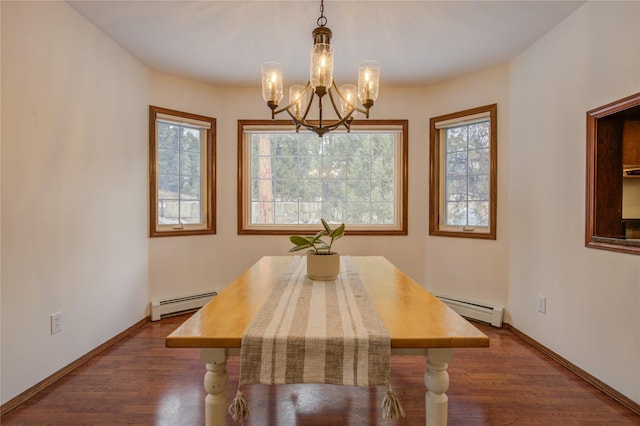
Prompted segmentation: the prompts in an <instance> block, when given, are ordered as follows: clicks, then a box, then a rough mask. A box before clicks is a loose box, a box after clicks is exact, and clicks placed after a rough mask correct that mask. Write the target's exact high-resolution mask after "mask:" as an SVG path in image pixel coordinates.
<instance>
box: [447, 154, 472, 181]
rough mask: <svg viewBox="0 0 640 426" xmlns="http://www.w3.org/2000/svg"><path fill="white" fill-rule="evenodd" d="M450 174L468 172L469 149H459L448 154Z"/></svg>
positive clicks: (464, 173)
mask: <svg viewBox="0 0 640 426" xmlns="http://www.w3.org/2000/svg"><path fill="white" fill-rule="evenodd" d="M446 173H447V175H448V176H452V175H466V174H467V151H459V152H453V153H450V154H447V169H446Z"/></svg>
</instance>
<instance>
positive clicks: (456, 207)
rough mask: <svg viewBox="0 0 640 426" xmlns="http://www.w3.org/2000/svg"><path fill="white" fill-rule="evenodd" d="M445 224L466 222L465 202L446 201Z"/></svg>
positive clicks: (462, 223) (463, 223) (464, 223)
mask: <svg viewBox="0 0 640 426" xmlns="http://www.w3.org/2000/svg"><path fill="white" fill-rule="evenodd" d="M446 214H447V225H466V224H467V203H466V202H465V201H463V202H447V204H446Z"/></svg>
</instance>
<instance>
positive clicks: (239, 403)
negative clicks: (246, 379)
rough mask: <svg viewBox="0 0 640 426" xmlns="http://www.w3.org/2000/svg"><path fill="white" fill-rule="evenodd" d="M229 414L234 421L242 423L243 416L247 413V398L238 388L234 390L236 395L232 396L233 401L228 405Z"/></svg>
mask: <svg viewBox="0 0 640 426" xmlns="http://www.w3.org/2000/svg"><path fill="white" fill-rule="evenodd" d="M229 414H231V417H232V418H233V420H234V421H235V422H236V423H237V422H241V423H243V420H244V419H245V417H247V416H248V415H249V404H248V403H247V398H246V397H245V396H244V394H243V393H242V391H241V390H240V389H238V392H236V397H235V398H233V402H232V403H231V405H230V406H229Z"/></svg>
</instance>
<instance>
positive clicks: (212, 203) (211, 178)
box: [149, 105, 216, 238]
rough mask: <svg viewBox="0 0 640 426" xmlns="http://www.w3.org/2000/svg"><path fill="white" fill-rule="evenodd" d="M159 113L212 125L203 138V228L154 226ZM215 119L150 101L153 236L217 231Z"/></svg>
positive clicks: (199, 233)
mask: <svg viewBox="0 0 640 426" xmlns="http://www.w3.org/2000/svg"><path fill="white" fill-rule="evenodd" d="M158 114H166V115H172V116H175V117H182V118H187V119H192V120H197V121H203V122H207V123H209V124H210V125H211V129H209V131H208V132H207V138H206V141H205V143H206V151H207V155H206V159H205V164H206V167H207V170H206V176H204V178H205V179H206V194H203V196H202V202H203V203H206V204H205V205H206V213H205V217H206V223H205V225H204V227H203V228H198V229H188V228H185V229H172V230H168V231H159V230H158V229H157V221H158V204H157V199H158V187H157V173H158V158H157V140H156V137H157V132H156V120H157V117H158ZM215 166H216V119H215V118H212V117H207V116H204V115H197V114H192V113H188V112H183V111H176V110H172V109H168V108H161V107H157V106H153V105H149V236H150V237H151V238H154V237H171V236H187V235H206V234H215V233H216V170H215Z"/></svg>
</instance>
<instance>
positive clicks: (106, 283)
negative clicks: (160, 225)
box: [0, 2, 148, 403]
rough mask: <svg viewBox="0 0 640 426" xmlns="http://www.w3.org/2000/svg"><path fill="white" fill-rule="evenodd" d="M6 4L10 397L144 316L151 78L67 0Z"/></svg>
mask: <svg viewBox="0 0 640 426" xmlns="http://www.w3.org/2000/svg"><path fill="white" fill-rule="evenodd" d="M1 8H2V112H3V116H2V165H1V170H2V177H1V181H2V199H1V202H2V244H1V253H2V276H1V278H2V287H1V292H2V312H1V323H2V354H1V356H2V365H1V371H0V374H1V377H2V386H1V393H2V395H1V399H2V403H5V402H6V401H8V400H9V399H11V398H13V397H14V396H16V395H17V394H19V393H21V392H23V391H24V390H26V389H28V388H29V387H31V386H33V385H34V384H36V383H37V382H39V381H40V380H42V379H44V378H45V377H47V376H49V375H51V374H52V373H54V372H56V371H58V370H59V369H61V368H62V367H64V366H65V365H66V364H68V363H70V362H72V361H73V360H75V359H77V358H78V357H80V356H82V355H84V354H85V353H87V352H89V351H90V350H92V349H94V348H95V347H97V346H98V345H100V344H102V343H104V342H105V341H107V340H108V339H110V338H111V337H113V336H115V335H116V334H118V333H120V332H121V331H123V330H125V329H126V328H128V327H130V326H131V325H133V324H135V323H136V322H138V321H140V320H141V319H143V318H144V315H145V307H146V303H147V301H148V288H147V282H148V280H147V274H148V272H147V267H148V264H147V257H148V254H147V231H146V230H147V225H146V223H147V186H146V182H147V124H146V123H147V96H148V95H147V90H148V77H147V70H146V69H145V68H144V67H143V66H141V64H140V63H139V62H137V61H136V60H134V59H133V58H132V57H131V56H130V55H128V54H127V53H126V52H125V51H124V50H123V49H121V48H120V47H119V46H117V45H116V44H115V43H114V42H113V41H112V40H110V39H108V38H107V37H106V36H105V35H104V34H103V33H101V32H100V31H98V30H97V29H96V28H95V27H94V26H93V25H91V24H89V23H88V22H87V21H86V20H85V19H84V18H82V17H81V16H80V15H78V14H77V13H76V12H75V11H74V10H73V9H71V8H70V7H69V6H68V5H67V4H66V3H64V2H2V3H1ZM57 311H62V314H63V323H64V329H63V331H62V332H61V333H59V334H56V335H53V336H52V335H50V329H49V315H50V314H51V313H53V312H57Z"/></svg>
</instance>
